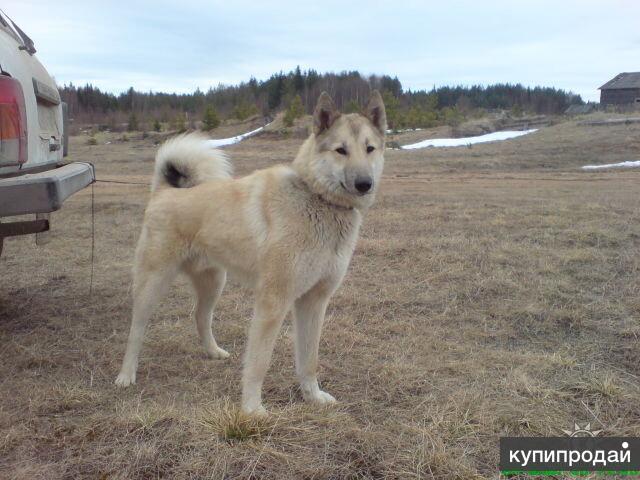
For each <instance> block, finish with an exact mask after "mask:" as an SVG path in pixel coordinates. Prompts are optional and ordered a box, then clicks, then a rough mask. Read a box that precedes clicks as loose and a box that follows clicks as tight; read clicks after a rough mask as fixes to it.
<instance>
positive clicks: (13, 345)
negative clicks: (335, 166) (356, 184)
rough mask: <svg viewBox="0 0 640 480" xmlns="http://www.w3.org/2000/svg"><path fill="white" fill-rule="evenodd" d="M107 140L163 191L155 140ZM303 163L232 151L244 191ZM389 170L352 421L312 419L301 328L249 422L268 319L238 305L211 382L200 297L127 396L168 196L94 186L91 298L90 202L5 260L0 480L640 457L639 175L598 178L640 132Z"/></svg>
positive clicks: (576, 135) (629, 128) (109, 173)
mask: <svg viewBox="0 0 640 480" xmlns="http://www.w3.org/2000/svg"><path fill="white" fill-rule="evenodd" d="M233 133H237V132H233ZM417 133H420V132H417ZM423 133H424V137H423V138H426V137H427V135H428V132H423ZM410 135H412V140H414V137H416V132H413V133H411V134H410ZM97 139H98V140H99V141H98V145H96V146H89V145H87V137H86V136H84V137H83V136H78V137H74V138H73V139H72V145H71V148H72V152H73V153H72V158H71V159H72V160H88V161H91V162H93V163H94V164H95V166H96V171H97V175H98V177H99V178H101V179H108V180H117V181H126V182H143V183H144V182H148V181H149V175H150V172H151V171H152V165H153V163H152V162H153V156H154V152H155V148H156V147H155V146H154V144H153V137H150V138H147V139H144V140H142V139H141V138H140V134H138V135H136V136H134V137H133V138H132V139H131V141H129V142H120V141H118V140H117V137H116V136H115V135H114V136H109V135H108V134H98V136H97ZM418 139H419V138H418ZM108 140H110V141H111V143H110V144H105V142H106V141H108ZM396 140H398V141H400V143H407V142H405V141H404V140H403V138H402V136H398V137H397V138H396ZM300 143H301V140H300V139H278V138H275V137H273V136H263V137H256V138H251V139H249V140H246V141H245V142H243V143H240V144H238V145H235V146H232V147H230V148H228V149H227V150H228V151H229V152H230V154H231V155H232V157H233V161H234V164H235V168H236V172H237V173H238V174H244V173H247V172H250V171H252V170H254V169H255V168H260V167H264V166H268V165H271V164H274V163H279V162H287V161H289V160H291V159H292V158H293V156H294V154H295V152H296V150H297V147H298V146H299V145H300ZM386 159H387V163H386V169H385V177H384V185H383V187H382V192H381V195H380V196H379V198H378V201H377V203H376V205H375V207H374V208H373V209H372V211H371V212H370V213H369V214H368V217H367V218H366V221H365V224H364V227H363V230H362V235H361V239H360V240H359V243H358V247H357V250H356V254H355V255H354V258H353V261H352V265H351V268H350V270H349V273H348V275H347V278H346V279H345V282H344V284H343V286H342V288H341V289H340V290H339V291H338V293H337V294H336V296H335V297H334V299H333V301H332V303H331V305H330V308H329V312H328V315H329V319H328V323H327V325H326V328H325V331H324V335H323V339H322V343H321V372H320V378H321V383H322V384H323V386H324V387H326V389H327V390H328V391H329V392H331V393H332V394H333V395H334V396H336V397H337V398H338V400H339V401H340V403H339V404H338V406H337V407H335V408H326V409H317V408H314V407H311V406H308V405H305V404H304V403H303V402H302V400H301V395H300V393H299V391H298V389H297V386H296V382H295V376H294V370H293V357H292V339H291V329H290V323H289V322H288V321H287V322H286V323H285V327H284V328H283V331H282V334H281V336H280V339H279V341H278V343H277V346H276V350H275V353H274V363H273V365H272V368H271V370H270V372H269V374H268V376H267V380H266V383H265V392H264V393H265V401H266V406H267V407H268V408H269V410H270V412H271V416H270V417H269V418H268V419H267V420H264V421H252V420H250V419H247V418H244V417H242V416H241V415H239V414H238V411H237V404H238V400H239V395H240V388H239V379H240V371H241V358H242V352H243V348H244V342H245V329H246V328H247V324H248V319H249V316H250V313H251V302H252V300H251V295H250V293H249V292H247V291H245V290H243V289H241V288H240V287H238V286H236V285H233V284H229V285H228V286H227V289H226V291H225V293H224V294H223V296H222V299H221V301H220V303H219V306H218V309H217V311H216V318H215V321H214V330H215V334H216V338H217V339H218V341H219V343H220V345H221V346H222V347H224V348H225V349H227V350H229V351H230V352H231V353H232V355H231V358H230V359H228V360H227V361H211V360H208V359H207V358H205V354H204V351H203V349H202V348H201V347H200V345H199V342H198V339H197V334H196V331H195V325H194V322H193V319H192V308H193V307H192V295H191V292H190V288H189V285H188V284H187V283H186V281H185V280H184V279H180V280H178V281H177V283H176V285H175V287H174V288H173V289H172V290H171V293H170V295H169V296H168V297H167V298H166V299H165V301H164V302H163V304H162V305H161V306H160V308H159V309H158V310H157V312H156V314H155V315H154V317H153V320H152V323H151V326H150V329H149V332H148V336H147V340H146V342H145V345H144V348H143V352H142V357H141V362H140V369H139V372H138V384H137V385H136V386H134V387H131V388H128V389H124V390H121V389H117V388H116V387H115V386H114V384H113V380H114V379H115V376H116V374H117V372H118V369H119V366H120V361H121V359H122V355H123V352H124V346H125V341H126V335H127V333H128V328H129V322H130V318H129V312H130V306H131V298H130V265H131V260H132V255H133V250H134V246H135V242H136V238H137V236H138V233H139V227H140V223H141V219H142V215H143V210H144V207H145V202H146V199H147V197H148V187H146V186H144V185H124V184H116V183H98V184H96V185H95V187H94V193H95V234H96V237H95V239H96V240H95V272H94V282H93V294H92V295H89V279H90V271H91V269H90V258H91V257H90V247H91V189H87V190H85V191H83V192H82V193H80V194H78V195H76V196H75V197H73V198H72V199H71V200H70V201H69V202H68V203H67V204H66V205H65V207H64V208H63V209H62V210H61V211H60V212H58V213H56V214H55V215H54V216H53V239H52V241H51V242H50V243H49V244H47V245H46V246H42V247H38V248H36V247H35V246H34V245H33V239H31V238H30V237H22V238H16V239H11V240H7V241H6V243H5V249H4V253H3V256H2V258H1V259H0V272H2V282H1V284H0V381H1V385H0V477H1V478H16V479H27V478H28V479H76V478H99V479H111V478H114V479H116V478H117V479H138V478H176V479H187V478H192V479H195V478H198V479H200V478H211V479H219V478H230V479H231V478H234V479H235V478H245V479H248V478H270V479H289V478H291V479H311V478H318V479H327V478H331V479H343V478H349V479H365V478H425V479H426V478H437V479H450V478H457V479H473V478H497V477H498V476H499V474H498V469H497V463H498V439H499V437H501V436H507V435H510V436H541V435H552V436H557V435H563V433H562V429H571V428H572V426H573V424H574V421H577V422H578V423H580V424H582V423H587V422H591V425H592V426H593V427H594V428H596V427H597V429H598V430H603V433H602V435H619V436H622V435H630V436H640V255H639V253H640V171H607V172H593V173H587V172H582V171H580V170H579V166H581V165H584V164H592V163H612V162H617V161H623V160H633V159H640V125H619V126H611V127H586V126H579V125H577V124H576V123H575V122H565V123H560V124H557V125H555V126H552V127H548V128H544V129H542V130H540V131H538V132H536V133H534V134H531V135H528V136H525V137H522V138H519V139H515V140H510V141H506V142H499V143H493V144H485V145H476V146H473V148H466V147H460V148H449V149H424V150H412V151H395V150H394V151H388V153H387V155H386ZM212 201H215V199H212Z"/></svg>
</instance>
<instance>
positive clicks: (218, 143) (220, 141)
mask: <svg viewBox="0 0 640 480" xmlns="http://www.w3.org/2000/svg"><path fill="white" fill-rule="evenodd" d="M266 126H267V125H265V126H263V127H260V128H256V129H255V130H251V131H250V132H247V133H243V134H242V135H238V136H236V137H230V138H216V139H213V140H209V146H210V147H211V148H218V147H226V146H227V145H233V144H234V143H239V142H241V141H242V140H244V139H245V138H247V137H250V136H251V135H255V134H256V133H258V132H259V131H261V130H263V129H264V127H266Z"/></svg>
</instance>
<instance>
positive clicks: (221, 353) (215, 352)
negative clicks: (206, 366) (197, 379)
mask: <svg viewBox="0 0 640 480" xmlns="http://www.w3.org/2000/svg"><path fill="white" fill-rule="evenodd" d="M207 356H208V357H209V358H211V359H212V360H224V359H225V358H229V352H227V351H226V350H225V349H224V348H220V347H217V348H215V349H212V350H207Z"/></svg>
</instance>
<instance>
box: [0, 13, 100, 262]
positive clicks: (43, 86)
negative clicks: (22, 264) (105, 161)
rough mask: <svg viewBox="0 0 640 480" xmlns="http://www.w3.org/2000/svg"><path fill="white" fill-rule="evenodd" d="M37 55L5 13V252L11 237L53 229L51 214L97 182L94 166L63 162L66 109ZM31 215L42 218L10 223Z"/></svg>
mask: <svg viewBox="0 0 640 480" xmlns="http://www.w3.org/2000/svg"><path fill="white" fill-rule="evenodd" d="M35 52H36V49H35V47H34V44H33V41H32V40H31V39H30V38H29V37H28V36H27V35H26V34H25V33H24V32H23V31H22V30H21V29H20V28H19V27H18V26H17V25H16V24H15V23H14V22H13V21H12V20H11V19H9V18H8V17H6V16H5V15H3V14H1V13H0V253H2V244H3V240H4V238H5V237H9V236H15V235H25V234H32V233H39V232H44V231H46V230H48V229H49V218H48V214H49V213H50V212H53V211H55V210H58V209H59V208H60V207H61V206H62V203H63V202H64V201H65V200H66V199H67V198H68V197H69V196H71V195H73V194H74V193H76V192H77V191H79V190H81V189H83V188H85V187H86V186H88V185H90V184H91V183H93V182H94V181H95V175H94V170H93V166H92V165H91V164H89V163H83V162H75V163H67V164H64V162H63V157H64V156H66V154H67V148H68V132H67V111H66V104H65V103H63V102H62V101H61V99H60V94H59V93H58V88H57V87H56V84H55V82H54V81H53V79H52V78H51V76H50V75H49V74H48V73H47V71H46V70H45V68H44V67H43V66H42V64H41V63H40V62H39V61H38V59H37V58H36V57H35V56H34V54H35ZM25 214H36V218H35V219H34V220H20V221H15V219H14V221H11V220H12V219H11V218H8V217H12V216H17V215H25Z"/></svg>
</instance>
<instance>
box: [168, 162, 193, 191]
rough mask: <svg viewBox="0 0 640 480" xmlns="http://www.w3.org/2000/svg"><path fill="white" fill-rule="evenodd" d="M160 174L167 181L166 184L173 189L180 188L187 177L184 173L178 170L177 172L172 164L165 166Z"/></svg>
mask: <svg viewBox="0 0 640 480" xmlns="http://www.w3.org/2000/svg"><path fill="white" fill-rule="evenodd" d="M162 174H163V175H164V178H165V180H166V181H167V183H168V184H169V185H171V186H172V187H174V188H180V187H182V185H181V184H183V183H184V181H185V180H186V179H187V176H186V175H185V174H184V173H182V172H181V171H180V170H178V169H177V168H176V167H175V165H173V164H172V163H168V164H166V165H165V167H164V171H163V172H162Z"/></svg>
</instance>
